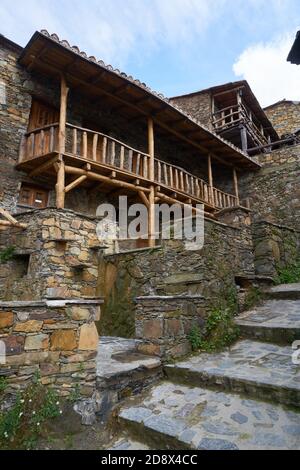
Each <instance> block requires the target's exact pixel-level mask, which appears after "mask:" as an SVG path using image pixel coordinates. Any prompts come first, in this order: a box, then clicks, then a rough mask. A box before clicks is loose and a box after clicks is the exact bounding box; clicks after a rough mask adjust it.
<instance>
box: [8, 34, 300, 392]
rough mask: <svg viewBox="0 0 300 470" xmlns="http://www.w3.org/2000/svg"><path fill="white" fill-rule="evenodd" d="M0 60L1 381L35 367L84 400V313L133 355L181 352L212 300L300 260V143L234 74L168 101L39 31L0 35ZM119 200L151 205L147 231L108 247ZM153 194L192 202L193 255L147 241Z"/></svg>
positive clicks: (88, 341) (14, 380)
mask: <svg viewBox="0 0 300 470" xmlns="http://www.w3.org/2000/svg"><path fill="white" fill-rule="evenodd" d="M0 66H1V68H0V133H1V136H0V163H1V173H0V214H1V216H2V218H1V220H0V229H1V230H0V252H1V253H2V254H3V253H4V254H5V255H6V260H5V263H2V264H1V265H0V268H1V272H0V299H1V303H0V341H2V342H4V343H5V345H6V351H7V360H6V364H5V366H4V367H2V368H1V365H0V373H3V374H5V375H7V377H8V378H9V383H10V386H11V389H12V390H16V389H18V388H20V387H23V386H24V385H26V384H27V383H29V382H30V380H31V379H32V376H33V374H34V372H35V370H36V369H38V370H39V372H40V373H41V376H42V381H43V383H45V384H49V385H53V386H55V387H56V388H57V389H58V390H59V392H60V393H61V394H63V395H69V394H70V393H71V392H72V391H74V389H75V388H76V387H78V386H79V388H80V393H81V394H82V395H84V396H90V395H92V394H93V393H94V391H95V387H96V381H97V380H96V379H97V374H96V365H95V360H96V355H97V346H98V333H97V329H96V326H95V323H97V327H98V331H99V332H100V335H102V334H109V335H114V336H116V335H120V336H129V337H130V336H131V337H137V338H139V339H140V340H141V343H139V349H140V351H142V352H143V353H146V354H152V355H156V356H159V357H161V358H163V359H165V358H168V357H179V356H181V355H183V354H186V353H187V352H188V351H189V347H190V346H189V341H188V333H189V331H190V329H191V327H192V326H193V325H194V324H195V323H196V324H197V325H199V327H200V328H203V329H204V328H205V319H206V317H207V315H208V313H209V311H210V308H211V307H212V305H214V303H215V302H217V301H218V300H219V299H220V298H222V300H224V299H225V300H226V299H227V298H228V296H229V294H230V293H231V292H232V290H234V291H235V292H242V290H243V289H245V288H246V287H247V286H249V285H251V283H257V282H260V281H263V282H270V281H271V279H272V277H274V276H275V275H276V268H277V266H278V265H279V264H280V265H288V264H289V263H290V262H291V261H292V260H294V259H295V256H296V255H297V256H298V254H299V240H300V237H299V231H300V221H299V207H300V206H299V196H300V187H299V151H300V147H299V145H298V142H297V141H296V140H295V141H294V142H293V145H292V146H291V145H285V143H282V144H281V143H280V140H279V136H278V132H277V131H276V125H277V124H276V119H277V117H276V115H272V116H271V115H269V116H268V117H267V114H266V113H265V112H264V111H263V110H262V109H261V107H260V105H259V103H258V102H257V100H256V98H255V96H254V95H253V93H252V91H251V89H250V87H249V85H248V84H247V82H245V81H243V82H236V83H233V84H226V85H222V86H219V87H213V88H211V89H209V90H205V91H203V92H197V93H193V94H191V95H186V96H182V97H177V98H172V99H167V98H165V97H163V96H162V95H160V94H158V93H156V92H154V91H152V90H151V89H150V88H148V87H147V86H146V85H145V84H143V83H141V82H139V81H138V80H135V79H133V78H132V77H131V76H127V75H125V74H124V73H122V72H120V71H119V70H115V69H113V68H112V67H111V66H110V65H109V66H106V65H105V64H104V63H103V62H102V61H97V60H96V59H95V58H94V57H88V56H87V55H86V54H85V53H84V52H81V51H80V50H79V49H78V48H77V47H76V46H73V47H71V46H70V45H69V43H68V42H67V41H60V40H59V38H58V37H57V36H56V35H55V34H53V35H50V34H49V33H48V32H47V31H41V32H36V33H35V34H34V35H33V36H32V38H31V40H30V41H29V43H28V44H27V46H26V47H25V48H21V47H20V46H18V45H16V44H14V43H13V42H12V41H10V40H9V39H7V38H4V37H3V36H0ZM287 119H291V120H293V119H294V117H293V116H292V115H291V116H289V117H288V118H287ZM120 195H126V196H127V197H128V199H129V201H130V202H132V203H135V202H143V203H144V204H145V206H146V207H147V208H148V213H149V223H148V233H147V234H146V237H145V238H144V239H141V240H133V241H132V240H130V241H126V240H125V241H124V243H123V245H122V246H120V253H110V254H107V253H105V250H104V249H105V246H104V244H103V243H102V241H101V240H99V239H98V237H97V234H96V226H97V223H98V221H99V220H98V218H97V216H96V209H97V207H98V205H99V204H100V203H102V202H110V203H112V204H113V205H115V207H116V208H118V197H119V196H120ZM157 202H159V203H167V204H173V203H178V204H180V205H181V206H184V205H186V204H189V205H191V206H192V207H193V208H194V209H195V208H196V205H197V204H203V206H204V213H205V235H206V236H205V244H204V247H203V248H202V249H201V250H198V251H194V252H190V251H187V250H186V249H185V245H184V241H181V240H161V241H157V240H155V239H154V234H155V226H154V204H155V203H157ZM119 216H120V214H119ZM9 250H11V251H10V252H9ZM100 307H101V310H102V312H101V318H100Z"/></svg>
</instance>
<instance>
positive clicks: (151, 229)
mask: <svg viewBox="0 0 300 470" xmlns="http://www.w3.org/2000/svg"><path fill="white" fill-rule="evenodd" d="M148 154H149V172H148V173H149V179H150V180H151V181H152V182H154V176H155V175H154V126H153V119H152V118H148ZM148 234H149V246H150V247H153V246H155V190H154V185H151V186H150V193H149V208H148Z"/></svg>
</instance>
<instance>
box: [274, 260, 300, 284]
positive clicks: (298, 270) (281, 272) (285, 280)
mask: <svg viewBox="0 0 300 470" xmlns="http://www.w3.org/2000/svg"><path fill="white" fill-rule="evenodd" d="M275 282H276V284H293V283H296V282H300V260H297V261H295V262H294V263H291V264H289V265H288V266H285V267H284V268H281V267H277V278H276V279H275Z"/></svg>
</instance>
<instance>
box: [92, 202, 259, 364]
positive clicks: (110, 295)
mask: <svg viewBox="0 0 300 470" xmlns="http://www.w3.org/2000/svg"><path fill="white" fill-rule="evenodd" d="M223 216H224V217H227V218H228V217H230V218H231V223H232V225H225V224H223V223H220V222H215V221H212V220H206V221H205V244H204V247H203V248H202V249H201V250H197V251H189V250H186V249H185V245H184V242H183V241H181V240H165V241H163V242H162V245H161V246H160V247H157V248H155V249H152V250H140V251H139V250H137V251H133V252H129V253H123V254H116V255H110V256H104V259H103V262H102V263H100V271H99V282H100V284H99V291H98V292H99V294H100V295H103V296H105V305H104V308H103V316H102V319H101V326H102V328H103V329H104V331H105V333H106V334H112V332H113V331H115V332H116V334H119V333H120V332H121V331H124V329H125V330H126V331H127V332H128V336H130V335H134V334H135V331H136V334H137V335H138V336H139V337H141V338H143V340H144V346H143V352H147V351H148V352H149V353H150V352H152V353H154V352H155V353H156V354H161V355H167V356H168V355H174V356H180V355H181V354H185V353H187V352H188V350H189V344H188V341H187V334H188V331H189V328H190V326H191V323H192V322H194V323H196V324H199V326H200V327H201V328H203V325H204V323H205V321H204V319H205V317H206V316H207V314H208V313H209V311H210V309H211V308H212V307H213V306H214V305H216V304H217V303H218V302H219V301H220V299H222V300H224V299H226V297H227V296H228V293H229V292H232V290H234V289H235V288H236V284H235V277H236V276H240V275H245V276H247V275H253V274H254V259H253V250H252V237H251V228H250V218H249V214H248V213H247V212H245V211H242V210H241V211H236V213H235V214H231V216H229V215H228V214H226V215H225V214H224V215H223ZM178 295H180V296H183V297H181V300H179V299H178V298H175V299H174V298H173V297H174V296H175V297H176V296H178ZM193 296H194V299H192V297H193ZM135 299H137V300H135ZM136 302H137V304H136ZM150 311H151V314H150ZM149 315H150V316H149ZM149 319H150V320H151V324H150V325H149V323H147V321H148V320H149ZM171 320H172V321H171ZM144 322H146V323H145V325H144ZM159 325H160V326H159ZM152 326H153V328H154V329H155V333H153V332H151V330H152ZM148 327H149V328H148ZM166 332H167V333H166ZM165 333H166V334H165ZM153 335H154V337H153ZM171 343H172V344H173V346H174V348H175V349H174V350H173V351H171V348H170V345H171Z"/></svg>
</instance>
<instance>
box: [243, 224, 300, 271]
mask: <svg viewBox="0 0 300 470" xmlns="http://www.w3.org/2000/svg"><path fill="white" fill-rule="evenodd" d="M252 233H253V244H254V259H255V261H254V264H255V271H256V273H257V274H258V275H263V276H271V277H276V275H277V273H278V269H280V268H285V267H288V266H291V265H292V264H293V263H295V261H297V259H299V258H300V231H299V230H298V231H297V230H295V229H293V228H290V227H286V226H283V225H278V224H272V223H270V222H267V221H260V222H255V223H254V224H253V225H252Z"/></svg>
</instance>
